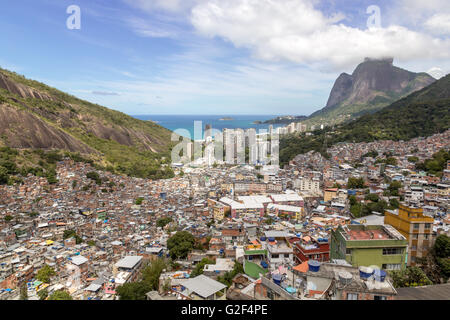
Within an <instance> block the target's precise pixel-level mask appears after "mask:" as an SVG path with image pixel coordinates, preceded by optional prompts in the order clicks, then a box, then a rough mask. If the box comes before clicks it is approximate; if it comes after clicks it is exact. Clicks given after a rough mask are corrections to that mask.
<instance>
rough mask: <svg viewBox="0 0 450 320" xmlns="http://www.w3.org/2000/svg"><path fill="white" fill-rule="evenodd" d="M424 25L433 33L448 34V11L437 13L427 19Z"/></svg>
mask: <svg viewBox="0 0 450 320" xmlns="http://www.w3.org/2000/svg"><path fill="white" fill-rule="evenodd" d="M424 26H425V28H426V29H427V30H429V31H430V32H432V33H434V34H438V35H444V36H450V13H448V14H445V13H438V14H435V15H433V16H432V17H431V18H430V19H428V20H427V21H426V22H425V23H424Z"/></svg>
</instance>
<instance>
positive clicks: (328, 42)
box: [191, 0, 450, 68]
mask: <svg viewBox="0 0 450 320" xmlns="http://www.w3.org/2000/svg"><path fill="white" fill-rule="evenodd" d="M315 2H316V1H314V0H277V1H274V0H210V1H208V2H201V3H198V4H197V5H196V6H195V7H194V8H193V9H192V16H191V22H192V24H193V25H194V27H195V28H196V29H197V30H198V32H199V33H200V34H201V35H204V36H209V37H221V38H223V39H225V40H228V41H230V42H231V43H233V44H234V45H235V46H237V47H244V48H248V49H250V50H251V51H252V52H253V53H254V54H255V55H256V56H257V57H258V58H261V59H264V60H271V61H277V60H288V61H293V62H296V63H327V64H328V63H329V64H331V66H332V67H339V68H342V67H348V66H351V65H355V64H356V63H358V62H360V61H362V59H363V58H364V57H374V58H380V57H386V56H393V57H395V58H396V59H398V60H401V61H408V60H414V59H448V58H449V57H450V39H439V38H433V37H432V36H430V35H427V34H425V33H421V32H417V31H412V30H409V29H407V28H406V27H402V26H396V25H391V26H389V27H387V28H378V29H371V30H368V29H364V30H362V29H358V28H354V27H348V26H345V25H344V24H335V23H334V22H335V18H332V17H326V16H324V15H323V14H322V12H321V11H319V10H317V9H316V8H315V7H314V3H315ZM431 2H442V1H440V0H431Z"/></svg>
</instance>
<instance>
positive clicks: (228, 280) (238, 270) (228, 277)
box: [217, 261, 245, 287]
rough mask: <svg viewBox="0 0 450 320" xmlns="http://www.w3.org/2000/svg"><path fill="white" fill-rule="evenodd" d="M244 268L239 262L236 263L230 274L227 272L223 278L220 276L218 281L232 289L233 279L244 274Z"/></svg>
mask: <svg viewBox="0 0 450 320" xmlns="http://www.w3.org/2000/svg"><path fill="white" fill-rule="evenodd" d="M244 273H245V272H244V267H243V266H242V264H240V263H239V262H237V261H236V262H235V263H234V268H233V270H232V271H230V272H226V273H225V274H224V275H223V276H219V277H218V278H217V281H219V282H221V283H223V284H224V285H226V286H227V287H230V286H231V284H232V281H233V278H234V277H235V276H237V275H238V274H244Z"/></svg>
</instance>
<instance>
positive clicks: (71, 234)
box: [63, 230, 83, 244]
mask: <svg viewBox="0 0 450 320" xmlns="http://www.w3.org/2000/svg"><path fill="white" fill-rule="evenodd" d="M72 237H75V241H76V244H80V243H82V242H83V239H81V237H80V236H78V235H77V233H76V232H75V230H64V234H63V239H64V240H66V239H69V238H72Z"/></svg>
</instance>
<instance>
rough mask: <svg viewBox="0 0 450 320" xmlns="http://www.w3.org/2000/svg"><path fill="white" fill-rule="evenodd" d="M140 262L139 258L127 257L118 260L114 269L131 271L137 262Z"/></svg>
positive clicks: (140, 258)
mask: <svg viewBox="0 0 450 320" xmlns="http://www.w3.org/2000/svg"><path fill="white" fill-rule="evenodd" d="M141 260H142V257H141V256H127V257H125V258H123V259H120V260H119V261H118V262H117V263H116V267H118V268H126V269H132V268H134V267H135V266H136V265H137V264H138V263H139V261H141Z"/></svg>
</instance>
